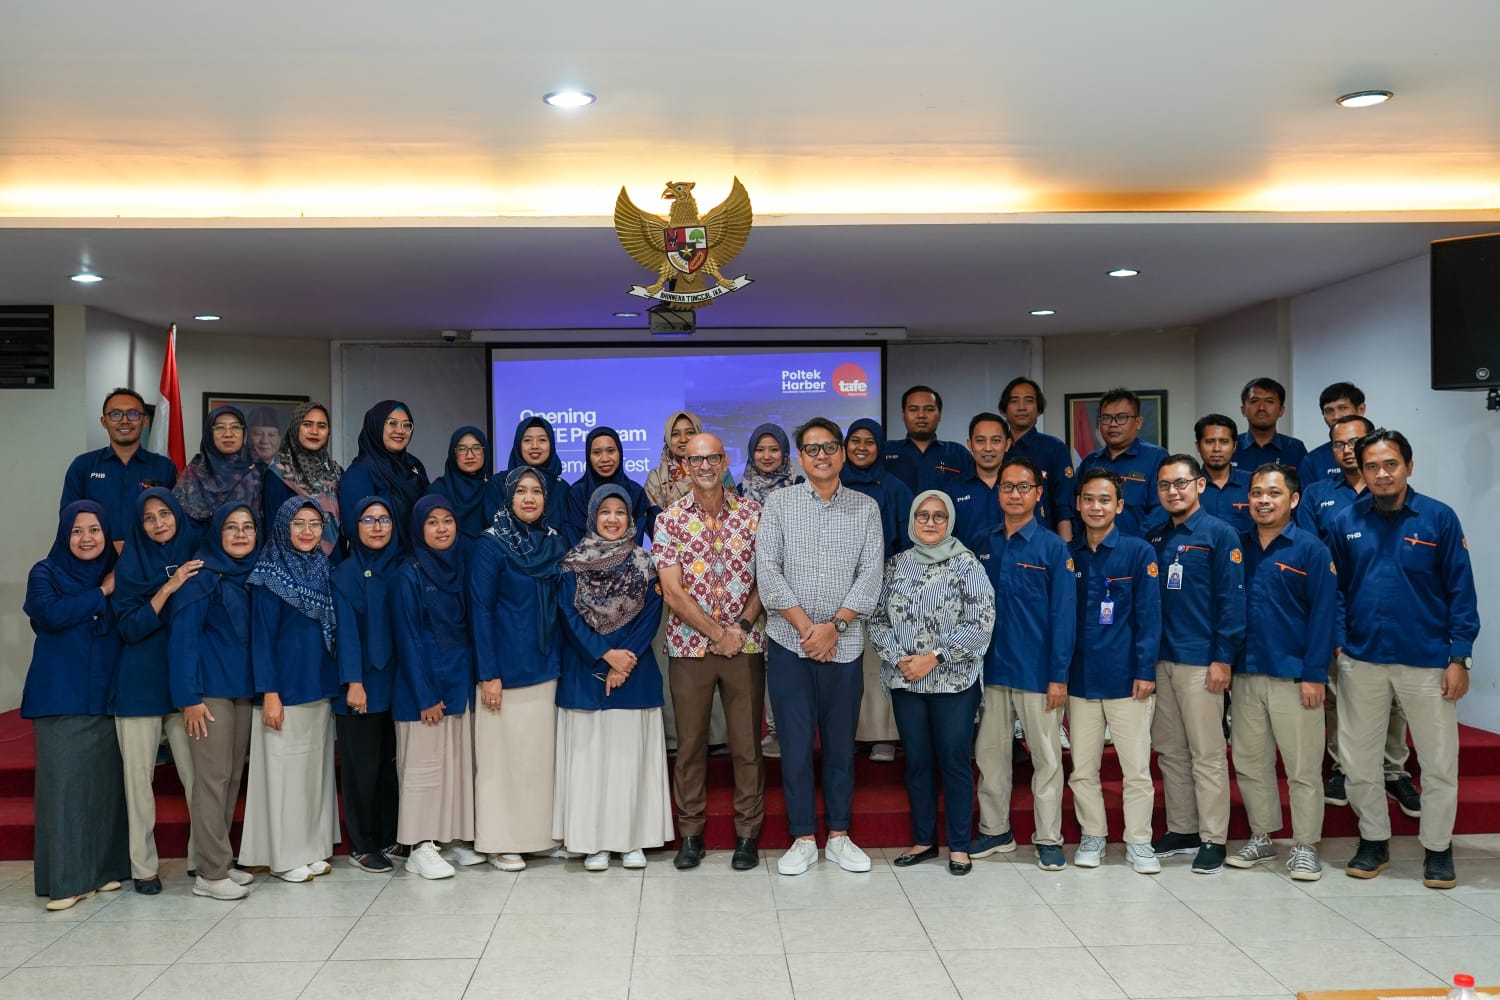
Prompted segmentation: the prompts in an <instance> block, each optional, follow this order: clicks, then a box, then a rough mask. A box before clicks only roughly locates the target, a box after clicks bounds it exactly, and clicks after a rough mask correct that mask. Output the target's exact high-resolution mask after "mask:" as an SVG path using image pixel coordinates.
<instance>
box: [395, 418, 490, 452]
mask: <svg viewBox="0 0 1500 1000" xmlns="http://www.w3.org/2000/svg"><path fill="white" fill-rule="evenodd" d="M407 426H408V427H409V426H410V425H409V424H408V425H407ZM453 453H454V454H455V455H483V454H484V445H482V444H461V445H458V446H457V447H456V448H454V449H453Z"/></svg>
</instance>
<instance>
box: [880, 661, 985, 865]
mask: <svg viewBox="0 0 1500 1000" xmlns="http://www.w3.org/2000/svg"><path fill="white" fill-rule="evenodd" d="M979 694H980V684H979V683H978V682H976V683H975V684H973V685H972V686H971V687H969V688H968V690H965V691H959V692H957V693H955V694H914V693H912V692H911V691H905V690H902V689H900V688H897V689H895V690H893V691H891V711H892V712H893V713H894V714H895V716H896V729H897V731H898V732H900V733H901V745H902V747H903V748H904V749H905V750H906V797H907V799H908V800H909V801H910V802H911V834H912V843H913V844H926V845H928V846H931V845H934V844H936V843H937V840H935V839H934V838H935V837H936V836H937V809H938V778H939V775H941V780H942V784H943V803H944V805H945V808H946V812H945V816H946V819H947V822H946V826H947V834H948V850H949V851H958V852H959V853H961V854H967V853H968V852H969V836H970V833H969V831H970V830H971V829H972V828H973V824H974V765H973V763H972V761H971V760H970V759H969V748H970V747H971V746H972V745H973V742H974V713H975V712H976V711H977V710H978V708H979Z"/></svg>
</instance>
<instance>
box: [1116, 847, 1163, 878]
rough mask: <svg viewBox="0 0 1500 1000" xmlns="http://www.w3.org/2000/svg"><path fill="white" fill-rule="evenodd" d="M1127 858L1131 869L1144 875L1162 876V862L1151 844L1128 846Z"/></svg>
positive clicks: (1126, 850)
mask: <svg viewBox="0 0 1500 1000" xmlns="http://www.w3.org/2000/svg"><path fill="white" fill-rule="evenodd" d="M1125 857H1127V858H1129V859H1130V867H1132V868H1134V869H1135V870H1136V871H1138V872H1140V873H1141V874H1142V875H1160V874H1161V862H1160V861H1159V860H1157V857H1156V851H1154V850H1152V848H1151V845H1150V844H1126V845H1125Z"/></svg>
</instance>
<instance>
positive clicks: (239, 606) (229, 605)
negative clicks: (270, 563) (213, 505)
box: [174, 501, 261, 645]
mask: <svg viewBox="0 0 1500 1000" xmlns="http://www.w3.org/2000/svg"><path fill="white" fill-rule="evenodd" d="M237 510H243V511H246V512H248V513H249V514H250V517H251V519H252V520H253V521H254V522H255V546H254V547H253V548H252V549H251V550H250V551H249V552H248V553H247V554H246V555H244V556H242V557H240V558H238V559H237V558H235V557H234V556H232V555H230V554H229V553H228V552H225V551H224V522H225V521H227V520H229V515H230V514H233V513H234V512H235V511H237ZM260 535H261V532H260V518H259V517H256V515H255V509H254V508H253V507H251V506H250V505H249V504H247V503H239V502H235V501H230V502H229V503H226V504H223V505H221V506H220V507H219V508H218V509H217V510H215V511H214V512H213V515H212V516H211V517H210V518H209V521H208V528H207V529H206V530H205V532H204V535H203V538H202V540H201V541H200V542H199V544H198V551H197V552H196V553H195V557H196V558H198V559H202V560H203V568H202V569H200V570H199V571H198V572H197V574H196V575H195V576H194V577H193V578H192V579H191V580H189V581H188V582H187V583H185V584H183V585H182V589H181V590H179V591H178V592H177V597H176V598H174V600H175V601H177V602H179V606H181V605H186V604H191V603H194V602H196V601H203V600H210V599H212V598H214V597H216V596H217V598H218V600H219V603H220V604H221V605H223V607H224V613H225V614H226V615H228V617H229V624H230V627H231V628H233V629H234V634H235V637H236V638H237V639H239V640H240V642H242V643H245V644H247V645H248V643H249V642H250V595H249V593H248V592H246V590H245V584H246V582H247V580H248V579H249V577H250V572H251V570H253V569H255V564H256V561H257V560H258V559H259V558H260V548H261V538H260Z"/></svg>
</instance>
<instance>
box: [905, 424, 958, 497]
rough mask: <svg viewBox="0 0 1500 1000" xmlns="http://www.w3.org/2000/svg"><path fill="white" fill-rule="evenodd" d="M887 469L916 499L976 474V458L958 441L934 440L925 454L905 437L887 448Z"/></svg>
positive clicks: (928, 444) (928, 443) (930, 442)
mask: <svg viewBox="0 0 1500 1000" xmlns="http://www.w3.org/2000/svg"><path fill="white" fill-rule="evenodd" d="M885 469H886V471H887V472H889V473H890V474H891V475H893V476H895V477H896V478H897V479H899V480H901V481H902V482H903V483H905V484H906V488H907V489H909V490H911V492H912V496H916V495H917V494H918V493H921V492H924V491H925V490H943V489H946V484H948V483H951V482H956V481H957V480H960V479H962V478H963V477H964V476H970V475H973V474H974V456H973V455H970V454H969V449H968V448H966V447H964V446H963V445H962V444H960V443H959V442H957V441H940V440H938V439H937V438H933V439H932V440H931V441H929V442H927V450H926V451H923V450H922V449H920V448H918V447H917V446H916V445H915V444H914V443H913V442H912V439H911V438H909V437H904V438H902V439H901V440H900V441H893V442H891V443H889V444H887V445H886V446H885Z"/></svg>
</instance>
